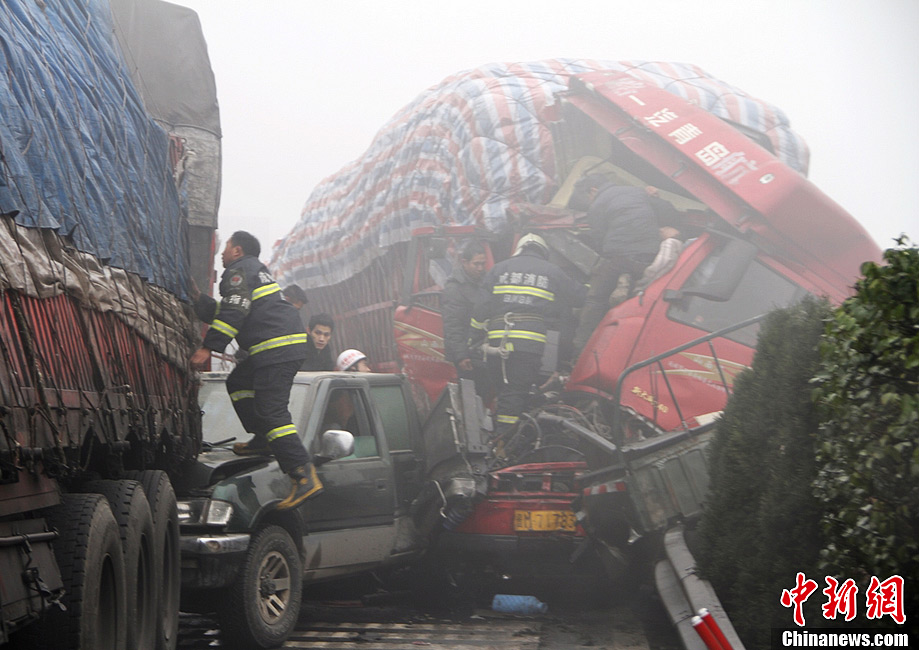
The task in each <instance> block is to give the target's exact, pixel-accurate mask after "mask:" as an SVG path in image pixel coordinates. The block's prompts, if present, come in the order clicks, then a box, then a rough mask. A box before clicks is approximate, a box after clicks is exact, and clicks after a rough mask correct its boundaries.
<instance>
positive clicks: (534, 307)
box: [471, 234, 586, 437]
mask: <svg viewBox="0 0 919 650" xmlns="http://www.w3.org/2000/svg"><path fill="white" fill-rule="evenodd" d="M482 285H483V289H484V294H483V298H482V299H481V300H480V301H479V302H478V303H477V304H476V305H475V307H474V308H473V313H472V322H471V326H472V328H473V337H474V341H473V342H474V343H481V342H482V341H483V339H485V340H487V346H484V348H483V349H484V350H485V351H486V353H487V356H488V366H489V371H490V373H491V374H492V375H493V377H494V383H495V385H496V386H497V387H498V397H497V404H496V408H495V425H496V426H495V434H496V436H497V437H500V436H501V435H502V434H503V433H505V432H507V431H508V430H509V429H510V428H511V427H513V426H514V425H515V424H517V421H518V420H519V419H520V414H521V413H523V411H524V410H525V408H526V401H527V395H528V394H529V392H530V388H531V387H532V386H533V384H534V383H535V382H536V379H537V377H538V376H539V373H540V368H541V366H542V357H543V352H544V351H545V348H546V342H547V339H546V331H547V329H550V328H551V329H558V327H559V324H560V323H561V321H562V319H563V318H564V317H565V316H567V315H568V313H570V310H571V309H573V308H576V307H580V306H581V304H582V303H583V302H584V297H585V295H586V288H585V287H584V286H583V285H581V284H579V283H578V282H576V281H574V280H572V279H571V278H570V277H568V275H566V274H565V272H564V271H562V270H561V269H560V268H559V267H558V266H556V265H555V264H553V263H552V262H550V261H549V246H548V245H547V244H546V242H545V240H544V239H543V238H542V237H540V236H539V235H536V234H527V235H524V236H523V237H521V238H520V240H519V241H518V242H517V246H516V248H515V249H514V254H513V256H511V257H510V258H508V259H506V260H504V261H503V262H499V263H498V264H495V266H493V267H492V268H491V270H489V271H488V273H487V274H486V275H485V278H484V280H483V282H482ZM547 326H548V327H547Z"/></svg>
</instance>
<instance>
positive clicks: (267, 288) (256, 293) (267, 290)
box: [252, 282, 281, 300]
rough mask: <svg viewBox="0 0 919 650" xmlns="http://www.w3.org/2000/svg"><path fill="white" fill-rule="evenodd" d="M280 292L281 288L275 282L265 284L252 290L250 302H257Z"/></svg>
mask: <svg viewBox="0 0 919 650" xmlns="http://www.w3.org/2000/svg"><path fill="white" fill-rule="evenodd" d="M280 290H281V287H280V285H279V284H278V283H277V282H272V283H271V284H266V285H264V286H261V287H258V288H257V289H253V290H252V300H258V299H259V298H264V297H265V296H270V295H271V294H273V293H277V292H278V291H280Z"/></svg>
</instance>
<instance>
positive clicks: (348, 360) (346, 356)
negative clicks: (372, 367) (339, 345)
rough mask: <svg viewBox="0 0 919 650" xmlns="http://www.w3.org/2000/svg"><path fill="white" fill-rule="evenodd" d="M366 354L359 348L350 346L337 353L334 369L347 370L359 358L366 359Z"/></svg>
mask: <svg viewBox="0 0 919 650" xmlns="http://www.w3.org/2000/svg"><path fill="white" fill-rule="evenodd" d="M366 358H367V355H366V354H364V353H363V352H361V351H360V350H355V349H354V348H351V349H349V350H345V351H344V352H342V353H341V354H339V355H338V361H336V362H335V370H348V369H349V368H350V367H351V366H353V365H354V364H355V363H357V362H358V361H360V360H361V359H366Z"/></svg>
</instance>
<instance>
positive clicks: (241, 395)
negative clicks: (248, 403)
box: [230, 390, 255, 402]
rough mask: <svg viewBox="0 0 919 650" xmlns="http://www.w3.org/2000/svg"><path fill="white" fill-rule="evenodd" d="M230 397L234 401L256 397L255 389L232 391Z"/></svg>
mask: <svg viewBox="0 0 919 650" xmlns="http://www.w3.org/2000/svg"><path fill="white" fill-rule="evenodd" d="M230 399H231V400H232V401H234V402H238V401H239V400H241V399H255V391H254V390H238V391H236V392H233V393H230Z"/></svg>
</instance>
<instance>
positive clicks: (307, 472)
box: [278, 463, 323, 510]
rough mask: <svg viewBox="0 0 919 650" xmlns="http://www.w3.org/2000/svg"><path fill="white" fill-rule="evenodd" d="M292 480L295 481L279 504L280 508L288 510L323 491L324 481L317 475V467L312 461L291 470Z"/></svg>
mask: <svg viewBox="0 0 919 650" xmlns="http://www.w3.org/2000/svg"><path fill="white" fill-rule="evenodd" d="M290 480H291V482H292V483H293V485H292V486H291V490H290V494H289V495H287V498H286V499H284V500H283V501H281V503H279V504H278V510H288V509H289V508H293V507H294V506H298V505H300V504H301V503H303V502H304V501H306V500H307V499H311V498H313V497H315V496H319V494H321V493H322V489H323V488H322V481H320V480H319V476H317V475H316V467H315V466H314V465H313V464H312V463H307V464H306V465H300V466H299V467H295V468H294V469H293V470H291V472H290Z"/></svg>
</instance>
